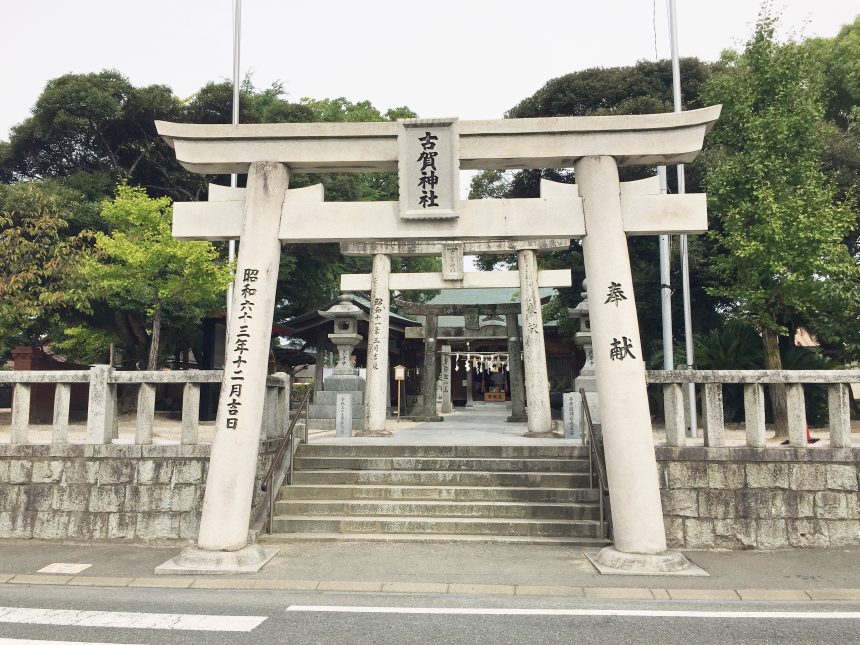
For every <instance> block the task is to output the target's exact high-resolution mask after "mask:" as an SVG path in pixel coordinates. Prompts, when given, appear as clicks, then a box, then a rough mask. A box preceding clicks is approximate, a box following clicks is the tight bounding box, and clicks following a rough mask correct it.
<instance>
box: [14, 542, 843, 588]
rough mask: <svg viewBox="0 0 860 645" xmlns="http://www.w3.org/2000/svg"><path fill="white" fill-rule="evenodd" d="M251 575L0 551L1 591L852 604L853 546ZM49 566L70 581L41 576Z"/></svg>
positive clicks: (542, 549)
mask: <svg viewBox="0 0 860 645" xmlns="http://www.w3.org/2000/svg"><path fill="white" fill-rule="evenodd" d="M278 546H279V547H280V549H281V551H280V553H279V554H278V555H277V556H276V557H275V559H274V560H272V561H271V562H270V563H269V564H268V565H267V566H266V567H265V568H264V569H263V570H262V571H261V572H260V573H258V574H255V575H241V576H229V577H228V576H224V577H222V576H198V577H194V576H155V575H153V570H154V569H155V567H156V566H157V565H159V564H161V563H162V562H165V561H166V560H168V559H169V558H171V557H173V556H174V555H176V554H177V553H178V552H179V550H180V548H181V547H178V546H164V545H135V544H56V543H48V542H40V541H35V540H27V541H24V540H20V541H16V540H7V541H3V542H0V563H2V564H0V583H5V584H48V585H68V586H108V587H162V588H189V587H190V588H212V589H286V590H300V591H344V592H392V593H434V594H481V595H499V596H515V595H520V596H567V597H593V598H641V599H674V600H700V599H701V600H804V601H808V600H810V599H811V600H855V601H857V600H860V582H858V578H857V571H858V569H860V548H857V547H852V548H847V549H833V550H803V551H801V550H794V551H773V552H761V551H756V552H753V551H744V552H713V551H711V552H705V551H690V552H687V553H686V555H687V556H688V557H689V558H690V559H691V560H692V561H693V562H695V563H696V564H697V565H699V566H701V567H702V568H704V569H705V570H706V571H708V572H709V574H710V577H706V578H689V577H687V578H674V577H651V576H600V575H599V574H598V573H597V572H596V571H595V570H594V568H593V567H592V566H591V564H590V563H589V562H588V560H587V559H586V558H585V552H584V551H583V550H582V549H581V548H576V547H555V546H540V545H529V546H517V545H506V544H460V543H458V544H402V543H394V544H390V543H358V542H339V543H320V544H308V543H302V544H298V543H289V544H281V545H278ZM53 563H63V564H67V565H68V564H87V565H90V566H89V567H86V568H84V569H83V570H82V571H80V572H78V573H72V572H69V573H55V574H49V573H40V572H39V571H40V569H42V568H44V567H46V566H48V565H51V564H53Z"/></svg>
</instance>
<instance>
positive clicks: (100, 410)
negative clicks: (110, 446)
mask: <svg viewBox="0 0 860 645" xmlns="http://www.w3.org/2000/svg"><path fill="white" fill-rule="evenodd" d="M112 374H113V368H112V367H111V366H110V365H93V366H92V367H91V368H90V396H89V403H88V404H87V439H88V441H89V443H91V444H96V443H98V444H104V443H111V439H112V438H113V432H114V426H115V421H116V386H115V385H114V384H113V383H111V382H110V381H111V376H112Z"/></svg>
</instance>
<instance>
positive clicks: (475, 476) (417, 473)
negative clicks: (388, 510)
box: [293, 469, 589, 488]
mask: <svg viewBox="0 0 860 645" xmlns="http://www.w3.org/2000/svg"><path fill="white" fill-rule="evenodd" d="M293 483H294V484H353V485H361V484H392V485H395V486H515V487H518V488H524V487H544V486H547V487H550V488H585V487H587V486H588V485H589V481H588V473H544V472H526V473H523V472H498V471H483V472H481V471H463V472H452V471H447V470H333V469H323V470H296V471H294V472H293Z"/></svg>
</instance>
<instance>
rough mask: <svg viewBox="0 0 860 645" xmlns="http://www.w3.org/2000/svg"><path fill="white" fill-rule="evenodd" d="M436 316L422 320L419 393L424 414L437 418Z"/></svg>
mask: <svg viewBox="0 0 860 645" xmlns="http://www.w3.org/2000/svg"><path fill="white" fill-rule="evenodd" d="M438 358H439V357H438V356H436V316H433V315H429V316H427V317H426V318H425V320H424V373H423V374H422V375H421V394H422V395H423V397H424V406H423V407H424V416H425V417H428V418H434V419H435V418H438V416H439V415H438V414H437V412H436V376H437V370H436V364H437V360H438Z"/></svg>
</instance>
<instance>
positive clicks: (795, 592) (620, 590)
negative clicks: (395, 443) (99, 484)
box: [0, 573, 860, 601]
mask: <svg viewBox="0 0 860 645" xmlns="http://www.w3.org/2000/svg"><path fill="white" fill-rule="evenodd" d="M0 584H8V585H15V584H22V585H54V586H68V587H129V588H146V589H218V590H224V591H242V590H249V589H250V590H269V591H329V592H348V593H400V594H403V593H408V594H448V595H480V596H556V597H567V598H604V599H605V598H610V599H616V600H621V599H623V600H631V599H637V600H744V601H768V600H769V601H809V600H860V588H857V589H838V588H835V589H698V588H686V589H667V588H660V587H655V588H651V587H564V586H556V587H550V586H546V587H542V586H537V585H495V584H494V585H489V584H480V583H462V582H451V583H448V582H397V581H389V582H384V581H358V580H251V579H248V578H233V579H215V578H212V577H209V576H206V577H199V578H195V577H190V576H183V577H169V576H157V577H145V578H128V577H126V578H122V577H109V576H66V575H51V574H41V575H40V574H20V575H14V574H9V573H0Z"/></svg>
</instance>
